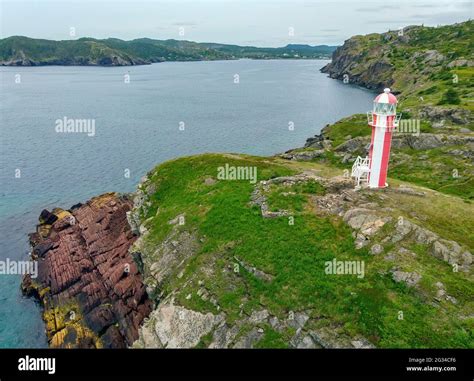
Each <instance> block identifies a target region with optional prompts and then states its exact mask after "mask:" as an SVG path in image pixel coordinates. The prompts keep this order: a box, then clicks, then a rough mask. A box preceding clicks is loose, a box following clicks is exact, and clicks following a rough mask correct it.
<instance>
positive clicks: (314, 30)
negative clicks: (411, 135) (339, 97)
mask: <svg viewBox="0 0 474 381" xmlns="http://www.w3.org/2000/svg"><path fill="white" fill-rule="evenodd" d="M473 4H474V1H473V0H470V1H469V0H468V1H466V0H449V1H445V0H411V1H410V0H407V1H403V0H383V1H380V0H368V1H357V0H352V1H351V0H345V1H330V0H326V1H320V0H313V1H303V0H301V1H300V0H201V1H199V0H194V1H189V0H187V1H185V0H172V1H170V0H169V1H159V0H155V1H152V0H147V1H132V0H128V1H111V0H105V1H104V0H102V1H93V0H81V1H70V0H63V1H50V0H36V1H24V0H13V1H11V0H0V14H1V15H0V33H1V35H0V36H1V37H2V38H4V37H8V36H12V35H23V36H28V37H35V38H47V39H54V40H65V39H71V38H79V37H85V36H87V37H96V38H107V37H116V38H121V39H125V40H129V39H134V38H140V37H149V38H156V39H168V38H176V39H186V40H192V41H199V42H221V43H233V44H239V45H255V46H283V45H286V44H288V43H306V44H311V45H319V44H328V45H340V44H342V43H343V41H344V40H345V39H347V38H349V37H350V36H352V35H356V34H367V33H372V32H384V31H387V30H389V29H398V28H400V27H403V26H407V25H413V24H425V25H430V26H435V25H444V24H452V23H455V22H460V21H465V20H467V19H469V18H472V15H473ZM70 28H75V32H76V37H71V36H70ZM180 28H181V29H180ZM183 28H184V29H183ZM290 28H292V29H290ZM180 31H184V35H180ZM291 31H293V32H294V33H293V35H290V34H291V33H290V32H291Z"/></svg>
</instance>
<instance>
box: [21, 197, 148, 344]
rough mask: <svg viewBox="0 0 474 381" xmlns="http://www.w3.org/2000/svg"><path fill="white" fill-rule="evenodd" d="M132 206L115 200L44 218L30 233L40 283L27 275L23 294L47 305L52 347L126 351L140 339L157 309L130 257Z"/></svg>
mask: <svg viewBox="0 0 474 381" xmlns="http://www.w3.org/2000/svg"><path fill="white" fill-rule="evenodd" d="M131 207H132V202H131V201H130V200H128V199H127V198H125V197H121V196H118V195H117V194H114V193H108V194H104V195H102V196H99V197H95V198H93V199H91V200H90V201H88V202H87V203H86V204H78V205H75V206H74V208H72V209H71V210H69V211H64V210H61V209H55V210H53V212H52V213H50V212H48V211H46V210H45V211H43V212H42V213H41V218H40V225H38V227H37V232H36V233H32V234H30V242H31V245H32V247H33V252H32V257H33V258H35V259H37V260H38V277H37V278H36V279H32V278H30V277H29V276H26V277H25V278H24V280H23V290H24V292H25V293H26V294H28V295H33V296H35V297H37V298H38V299H39V300H40V301H41V302H42V304H43V306H44V312H43V318H44V320H45V323H46V333H47V336H48V339H49V343H50V346H52V347H67V348H74V347H81V348H83V347H86V348H90V347H95V348H101V347H106V348H107V347H109V348H110V347H113V348H122V347H126V346H128V345H131V344H132V343H133V342H134V341H135V340H136V339H137V338H138V328H139V326H140V325H141V323H142V322H143V319H144V318H145V317H146V316H148V314H149V313H150V312H151V310H152V303H151V301H150V300H149V299H148V296H147V294H146V291H145V287H144V285H143V283H142V278H141V275H140V273H139V271H138V269H137V266H136V264H135V262H134V260H133V258H132V256H131V255H130V254H129V253H128V249H129V247H130V245H131V244H132V243H133V242H134V241H135V240H136V237H135V236H134V235H133V234H132V232H131V230H130V227H129V225H128V222H127V218H126V212H127V211H129V210H130V209H131Z"/></svg>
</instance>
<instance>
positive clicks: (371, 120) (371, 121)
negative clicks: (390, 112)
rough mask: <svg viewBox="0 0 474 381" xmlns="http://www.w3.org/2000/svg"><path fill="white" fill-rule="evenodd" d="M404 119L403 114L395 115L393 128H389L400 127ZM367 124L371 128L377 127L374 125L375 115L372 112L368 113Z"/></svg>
mask: <svg viewBox="0 0 474 381" xmlns="http://www.w3.org/2000/svg"><path fill="white" fill-rule="evenodd" d="M401 118H402V113H401V112H400V113H397V114H396V115H395V118H394V119H393V123H392V125H391V126H388V127H392V128H393V127H398V125H399V123H400V119H401ZM367 123H368V124H369V126H374V127H375V124H374V114H373V113H372V111H367Z"/></svg>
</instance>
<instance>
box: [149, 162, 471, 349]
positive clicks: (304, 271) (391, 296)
mask: <svg viewBox="0 0 474 381" xmlns="http://www.w3.org/2000/svg"><path fill="white" fill-rule="evenodd" d="M225 163H228V164H229V165H236V166H237V165H241V166H242V165H249V166H257V167H258V171H259V172H258V177H259V180H263V179H268V178H271V177H275V176H282V175H288V174H291V173H294V172H295V171H294V170H293V169H290V168H286V167H284V166H282V165H280V164H275V163H272V161H271V160H269V159H260V158H253V157H242V158H240V159H238V158H237V157H235V156H232V157H231V156H222V155H201V156H197V157H191V158H184V159H179V160H175V161H172V162H168V163H165V164H162V165H160V166H159V167H158V168H157V169H156V170H155V171H153V172H152V174H151V177H150V179H151V180H150V183H154V184H156V192H155V193H154V194H153V196H152V198H151V201H152V205H151V208H150V210H149V212H148V214H147V215H146V216H144V218H148V217H152V216H154V218H153V219H152V220H151V221H150V223H149V225H150V226H149V227H150V228H151V234H150V236H149V237H148V240H149V242H153V244H157V243H158V242H160V241H161V240H163V238H164V237H165V236H166V235H167V234H168V233H169V231H170V229H171V227H170V225H168V224H167V221H169V220H171V219H172V218H174V217H176V216H177V215H178V214H182V213H186V216H187V217H186V225H185V226H184V227H182V228H183V229H186V230H194V229H195V230H196V231H197V232H198V234H199V236H200V237H203V243H202V245H201V248H200V251H199V253H198V254H197V255H195V256H193V257H192V258H191V259H190V260H189V262H188V264H187V266H186V270H185V272H184V274H183V276H182V277H177V276H171V277H170V278H169V279H168V281H167V283H166V284H165V285H164V286H163V289H164V291H165V292H166V293H170V292H172V291H175V292H177V300H178V301H179V303H180V304H182V305H184V306H185V307H188V308H192V309H195V310H198V311H202V312H213V313H217V311H216V308H215V306H213V305H212V304H211V303H210V302H203V301H202V300H201V299H200V298H199V297H197V296H196V294H195V293H196V291H197V290H198V288H199V286H198V281H202V282H204V286H205V287H206V289H207V290H209V292H210V294H211V295H212V296H213V297H215V298H216V300H217V301H218V303H219V305H220V306H221V311H223V312H225V313H226V316H227V320H228V322H234V321H236V320H238V319H239V318H240V316H241V311H243V312H244V313H245V314H250V313H251V312H252V311H254V310H258V309H262V308H267V309H268V310H269V311H270V312H271V313H272V314H274V315H276V316H278V317H280V318H285V317H286V316H287V315H288V312H289V311H299V310H305V311H311V315H312V317H314V318H318V317H323V316H324V317H325V318H327V319H328V321H330V322H331V323H332V324H337V325H339V326H343V327H345V328H344V329H345V330H346V331H347V333H349V334H351V335H363V336H365V337H367V338H369V339H371V340H372V342H374V343H375V344H376V345H378V346H382V347H436V346H444V347H473V346H474V342H473V339H472V333H469V332H468V330H467V328H466V325H465V324H462V323H459V324H452V322H450V321H447V320H446V321H444V320H443V319H440V315H439V310H438V309H437V308H435V307H433V306H431V305H429V304H426V303H425V301H424V300H423V298H421V297H420V296H419V295H418V294H416V293H414V292H413V290H410V289H407V288H406V287H405V288H404V287H401V286H400V285H398V284H396V283H395V282H393V281H392V280H391V278H390V277H389V276H387V275H384V274H383V273H379V272H378V271H376V269H377V266H378V265H377V263H376V262H375V261H376V259H375V258H374V257H373V256H371V255H369V254H368V253H367V250H366V249H362V250H355V248H354V242H353V237H352V235H351V230H350V229H349V228H348V226H347V225H345V224H344V223H343V222H342V221H341V220H339V219H337V218H329V217H320V216H317V215H315V214H314V212H313V211H312V210H311V208H308V207H307V206H309V204H308V203H307V200H308V198H309V197H310V195H311V194H315V193H321V192H322V190H321V189H320V187H319V185H314V184H310V185H309V186H307V188H303V189H293V190H297V191H298V192H299V193H298V195H299V197H298V198H297V201H295V200H291V198H287V197H286V196H281V195H278V193H276V194H274V195H273V196H272V197H273V198H271V199H270V201H269V204H270V207H272V202H273V201H275V202H277V203H279V204H278V206H279V207H282V208H285V209H296V210H295V224H294V225H289V223H288V218H286V217H282V218H276V219H264V218H262V217H261V214H260V210H259V209H258V208H257V207H251V206H250V205H249V200H250V194H251V192H252V190H253V186H252V184H250V183H249V182H248V181H218V182H217V183H216V184H214V185H205V184H204V179H205V178H206V177H209V176H212V177H216V174H217V167H219V166H221V165H224V164H225ZM147 185H148V184H145V186H147ZM278 191H281V189H276V190H275V192H278ZM284 200H288V204H287V205H284ZM296 206H297V207H296ZM158 208H159V213H158V215H156V212H157V210H158ZM155 215H156V216H155ZM234 257H237V258H239V260H242V261H244V262H246V263H249V264H251V266H255V267H257V268H258V269H260V270H261V271H264V272H266V273H267V274H269V275H271V276H273V280H272V281H271V282H267V281H264V280H261V279H259V278H256V277H255V276H254V275H253V274H251V273H248V272H247V271H246V270H245V269H243V268H238V271H234V270H235V265H236V261H235V259H234ZM334 257H336V258H337V259H338V260H363V261H365V263H366V276H365V278H363V279H358V278H357V277H355V276H351V275H346V276H330V275H326V274H325V273H324V265H325V261H329V260H332V259H333V258H334ZM451 276H453V275H451ZM446 282H447V284H448V283H449V280H447V281H446ZM460 282H461V281H460ZM462 287H466V286H462ZM462 287H461V288H462ZM188 294H192V295H193V296H192V297H191V299H187V298H186V296H187V295H188ZM400 310H403V311H404V314H405V320H403V321H400V320H398V318H397V316H398V311H400ZM443 316H444V315H443ZM265 332H266V333H265V335H264V339H263V340H262V341H261V342H260V344H258V345H259V346H271V347H280V346H284V345H286V343H287V339H282V336H281V335H280V334H278V333H277V332H273V331H272V330H270V329H269V328H268V327H267V328H266V330H265Z"/></svg>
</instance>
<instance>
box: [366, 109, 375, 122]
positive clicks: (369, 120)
mask: <svg viewBox="0 0 474 381" xmlns="http://www.w3.org/2000/svg"><path fill="white" fill-rule="evenodd" d="M367 123H368V124H369V126H373V125H374V114H372V111H367Z"/></svg>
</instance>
